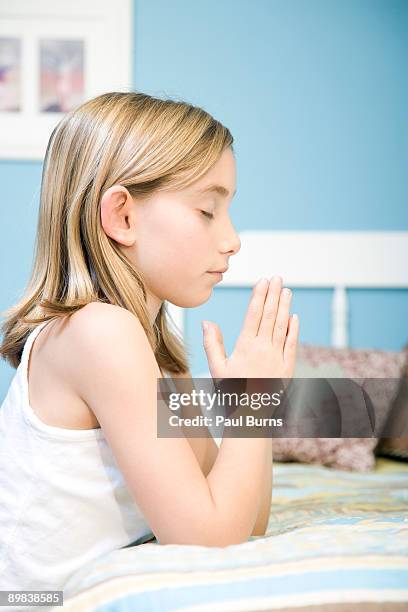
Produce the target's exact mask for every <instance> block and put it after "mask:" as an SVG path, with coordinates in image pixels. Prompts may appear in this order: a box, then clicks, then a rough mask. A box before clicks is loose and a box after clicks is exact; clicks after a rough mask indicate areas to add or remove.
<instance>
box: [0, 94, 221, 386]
mask: <svg viewBox="0 0 408 612" xmlns="http://www.w3.org/2000/svg"><path fill="white" fill-rule="evenodd" d="M232 143H233V138H232V135H231V133H230V131H229V130H228V129H227V128H226V127H224V126H223V125H222V124H221V123H220V122H218V121H217V120H215V119H214V118H213V117H212V116H211V115H210V114H208V113H207V112H206V111H204V110H203V109H202V108H199V107H196V106H193V105H191V104H189V103H187V102H183V101H175V100H171V99H165V100H161V99H159V98H155V97H152V96H150V95H148V94H145V93H141V92H109V93H105V94H102V95H100V96H97V97H95V98H92V99H91V100H88V101H86V102H85V103H84V104H82V105H80V106H79V107H77V108H76V109H74V110H72V111H71V112H69V113H67V114H66V115H64V117H63V118H62V120H61V121H60V122H59V123H58V125H57V126H56V127H55V129H54V131H53V132H52V134H51V137H50V140H49V142H48V147H47V151H46V155H45V159H44V165H43V173H42V181H41V196H40V209H39V216H38V225H37V234H36V241H35V255H34V263H33V269H32V273H31V278H30V281H29V284H28V286H27V288H26V290H25V292H24V295H23V297H22V298H21V299H20V301H19V302H18V303H17V304H16V305H14V306H13V307H12V308H10V309H8V310H6V311H3V312H2V313H1V314H2V315H5V316H6V320H5V321H4V322H3V324H2V326H1V330H2V334H3V335H4V337H3V341H2V344H1V345H0V356H1V357H2V358H3V359H5V360H6V361H7V362H8V363H9V364H10V365H11V366H13V367H14V368H17V367H18V365H19V363H20V361H21V355H22V351H23V347H24V343H25V340H26V338H27V335H28V334H29V333H30V332H31V331H32V330H33V329H34V328H35V327H36V326H37V325H38V324H40V323H42V322H43V321H47V320H49V319H51V318H54V317H65V316H68V317H69V316H71V315H72V314H74V313H75V312H76V311H77V310H79V309H80V308H82V307H83V306H85V305H86V304H88V303H89V302H95V301H101V302H107V303H110V304H115V305H119V306H121V307H123V308H126V309H127V310H129V311H130V312H132V313H133V314H135V315H136V316H137V317H138V319H139V321H140V322H141V324H142V325H143V328H144V330H145V332H146V335H147V338H148V340H149V343H150V345H151V347H152V350H153V352H154V354H155V357H156V360H157V363H158V365H159V367H160V368H163V369H165V370H167V371H169V372H173V373H181V374H185V373H187V372H188V368H189V366H188V359H187V354H188V351H187V349H186V347H185V346H184V344H183V342H182V341H181V339H180V338H179V337H178V336H177V335H176V334H175V333H174V332H173V331H171V329H170V327H169V324H168V313H167V311H166V308H165V302H163V304H162V306H161V308H160V311H159V313H158V315H157V318H156V320H155V323H154V325H153V326H152V325H151V324H150V322H149V317H148V311H147V308H146V290H145V286H144V282H143V277H142V274H141V273H140V271H138V270H136V269H134V266H133V265H132V264H131V262H130V261H129V260H128V258H127V257H126V256H125V255H124V254H123V252H122V251H121V250H120V248H119V245H118V244H117V243H116V241H114V240H112V239H111V238H110V237H109V236H108V235H107V234H106V233H105V231H104V230H103V227H102V225H101V219H100V199H101V196H102V194H103V193H104V192H105V191H106V190H107V189H108V188H109V187H111V186H112V185H115V184H120V185H123V186H124V187H126V188H127V189H128V191H129V193H130V194H131V196H132V197H134V198H147V197H148V196H150V195H151V194H153V193H155V192H157V191H161V190H164V189H171V190H174V189H178V188H184V187H186V186H188V185H190V184H191V183H192V182H194V181H196V180H198V179H199V178H200V177H201V176H202V175H203V174H205V172H206V171H207V170H208V169H209V168H210V167H211V166H212V165H213V164H214V163H215V162H216V161H217V160H218V159H219V157H220V155H221V154H222V152H223V151H224V149H226V148H227V147H231V149H233V147H232ZM152 240H154V236H152Z"/></svg>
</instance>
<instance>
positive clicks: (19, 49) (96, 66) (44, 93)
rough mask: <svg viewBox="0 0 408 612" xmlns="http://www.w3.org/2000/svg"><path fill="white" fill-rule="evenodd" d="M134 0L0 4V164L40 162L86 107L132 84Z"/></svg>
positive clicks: (22, 0) (6, 1)
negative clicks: (70, 116) (64, 125)
mask: <svg viewBox="0 0 408 612" xmlns="http://www.w3.org/2000/svg"><path fill="white" fill-rule="evenodd" d="M131 44H132V0H115V2H112V0H86V2H84V1H83V0H60V1H59V2H55V0H35V2H33V0H13V2H9V0H0V159H32V160H42V159H44V156H45V152H46V147H47V143H48V140H49V137H50V135H51V132H52V130H53V129H54V127H55V126H56V125H57V123H58V122H59V121H60V120H61V118H62V117H63V115H64V113H66V112H69V111H70V110H71V109H73V108H75V107H76V106H78V105H79V104H81V103H82V102H84V101H85V100H87V99H89V98H92V97H94V96H96V95H99V94H101V93H104V92H108V91H129V90H130V89H131V83H132V74H131V71H132V66H131V58H132V52H131Z"/></svg>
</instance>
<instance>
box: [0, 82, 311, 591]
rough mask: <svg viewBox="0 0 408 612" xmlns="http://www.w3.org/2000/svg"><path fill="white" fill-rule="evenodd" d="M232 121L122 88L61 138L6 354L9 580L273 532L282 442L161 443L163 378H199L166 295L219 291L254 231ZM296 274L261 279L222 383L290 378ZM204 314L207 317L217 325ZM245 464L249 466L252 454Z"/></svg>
mask: <svg viewBox="0 0 408 612" xmlns="http://www.w3.org/2000/svg"><path fill="white" fill-rule="evenodd" d="M232 143H233V139H232V136H231V134H230V132H229V130H228V129H227V128H226V127H224V126H223V125H221V124H220V123H219V122H218V121H216V120H215V119H214V118H213V117H211V116H210V115H209V114H208V113H207V112H205V111H204V110H203V109H201V108H197V107H194V106H192V105H190V104H188V103H184V102H180V101H172V100H160V99H157V98H154V97H151V96H149V95H146V94H143V93H138V92H130V93H119V92H112V93H106V94H103V95H100V96H98V97H96V98H94V99H91V100H89V101H87V102H85V103H84V104H82V105H81V106H80V107H78V108H77V109H75V110H74V111H72V112H69V113H67V114H66V115H65V116H64V117H63V119H62V120H61V121H60V123H59V124H58V125H57V127H56V128H55V129H54V131H53V133H52V134H51V138H50V141H49V144H48V148H47V152H46V156H45V160H44V167H43V176H42V184H41V199H40V211H39V221H38V229H37V238H36V252H35V261H34V267H33V272H32V276H31V280H30V283H29V286H28V288H27V290H26V293H25V295H24V297H23V298H22V299H21V300H20V302H19V303H18V304H17V305H16V306H14V307H13V308H11V309H10V310H9V311H7V313H6V315H7V317H6V320H5V322H4V323H3V326H2V331H3V334H4V337H3V343H2V345H1V347H0V353H1V355H2V357H3V358H4V359H6V360H7V361H8V363H9V364H11V365H12V366H13V367H14V368H16V369H17V372H16V374H15V377H14V379H13V380H12V382H11V385H10V388H9V390H8V393H7V396H6V398H5V400H4V402H3V405H2V408H1V410H0V449H1V451H0V452H1V455H0V491H1V493H0V495H1V499H0V522H1V529H2V534H1V536H2V537H1V549H0V589H8V590H10V589H14V590H23V589H56V590H58V589H62V588H63V586H64V583H65V582H66V581H67V579H68V578H69V576H70V575H71V574H72V573H73V572H74V571H76V570H77V569H78V568H79V567H80V566H82V565H83V564H85V563H87V562H89V561H91V560H93V559H95V558H96V557H98V556H100V555H103V554H105V553H107V552H109V551H111V550H114V549H116V548H120V547H124V546H128V545H129V544H131V543H140V542H144V541H146V540H148V539H149V537H150V538H151V537H152V535H153V534H154V536H155V537H156V538H157V540H158V542H159V544H191V545H194V544H196V545H204V546H227V545H230V544H238V543H240V542H245V541H247V539H248V537H249V536H251V534H252V535H261V534H264V533H265V530H266V527H267V522H268V517H269V511H270V503H271V487H272V482H271V478H272V449H271V439H270V438H231V437H230V438H227V437H224V439H223V440H222V442H221V445H220V448H219V450H218V448H217V446H216V444H215V443H214V440H213V439H212V438H211V435H210V434H208V431H207V434H208V435H207V436H206V437H203V438H201V439H200V438H192V439H186V438H185V437H184V438H183V437H182V438H159V437H158V436H157V435H156V434H157V422H156V416H157V415H156V407H157V395H156V393H157V379H158V378H161V377H162V376H165V375H167V374H164V373H165V372H167V373H168V374H170V376H173V377H184V378H185V377H189V376H190V373H189V368H188V360H187V356H186V350H185V348H184V347H183V344H182V342H181V339H180V338H178V337H177V336H176V335H175V334H174V333H173V332H172V331H171V330H170V328H169V325H168V320H167V315H166V310H165V301H166V300H167V301H169V302H172V303H173V304H177V305H178V306H181V307H183V308H192V307H195V306H199V305H200V304H203V303H204V302H206V301H207V300H208V299H209V298H210V296H211V291H212V288H213V287H214V284H215V283H216V282H217V281H218V280H220V277H221V275H220V274H219V272H217V271H225V270H226V269H227V268H228V261H229V258H230V257H231V256H233V255H234V254H235V253H237V252H238V250H239V248H240V241H239V237H238V235H237V233H236V232H235V230H234V228H233V226H232V224H231V221H230V218H229V214H228V208H229V204H230V202H231V200H232V197H233V195H234V193H235V182H236V178H235V159H234V152H233V148H232ZM290 299H291V293H290V291H289V290H285V289H282V279H281V278H280V277H276V278H274V279H273V281H272V282H269V281H268V280H267V279H265V280H264V282H260V283H258V284H257V285H256V287H255V288H254V291H253V294H252V296H251V301H250V304H249V308H248V312H247V315H246V318H245V321H244V326H243V329H242V332H241V334H240V336H239V338H238V342H237V345H236V347H235V349H234V352H233V353H232V355H231V357H230V358H227V356H226V354H225V350H224V345H223V341H222V334H221V331H220V329H219V328H218V327H217V326H216V325H215V324H208V325H207V328H206V330H205V331H204V347H205V350H206V354H207V359H208V363H209V367H210V372H211V375H212V376H213V377H221V378H229V377H231V378H241V377H242V378H247V377H248V378H256V377H257V378H260V377H267V378H268V377H283V378H290V377H292V376H293V371H294V364H295V355H296V348H297V339H298V328H299V324H298V319H297V317H296V316H293V317H290V316H289V307H290ZM204 323H206V322H204ZM242 458H244V460H242Z"/></svg>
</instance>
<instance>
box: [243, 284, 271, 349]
mask: <svg viewBox="0 0 408 612" xmlns="http://www.w3.org/2000/svg"><path fill="white" fill-rule="evenodd" d="M268 287H269V280H268V279H267V278H262V279H261V280H260V281H258V282H257V284H256V285H255V287H254V289H253V291H252V296H251V300H250V302H249V306H248V310H247V313H246V316H245V319H244V324H243V326H242V332H241V334H243V335H245V336H250V337H252V338H253V337H255V336H256V335H257V333H258V329H259V323H260V321H261V317H262V312H263V307H264V303H265V298H266V292H267V289H268Z"/></svg>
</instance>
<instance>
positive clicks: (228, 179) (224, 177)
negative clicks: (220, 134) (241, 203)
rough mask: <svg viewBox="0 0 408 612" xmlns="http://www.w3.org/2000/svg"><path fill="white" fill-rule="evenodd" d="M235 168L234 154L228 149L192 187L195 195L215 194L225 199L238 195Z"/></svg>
mask: <svg viewBox="0 0 408 612" xmlns="http://www.w3.org/2000/svg"><path fill="white" fill-rule="evenodd" d="M235 166H236V164H235V157H234V154H233V152H232V151H231V150H230V149H229V148H228V149H226V150H225V151H224V152H223V153H222V154H221V157H220V158H219V159H218V160H217V161H216V163H215V164H214V165H213V166H211V168H210V169H209V170H208V171H207V172H206V174H205V175H204V176H203V177H201V179H200V180H199V181H197V182H196V184H195V185H194V184H193V185H192V187H193V190H194V191H195V193H199V194H215V195H219V196H221V197H224V198H225V197H229V196H234V195H235V193H236V189H235V184H236V170H235Z"/></svg>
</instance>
